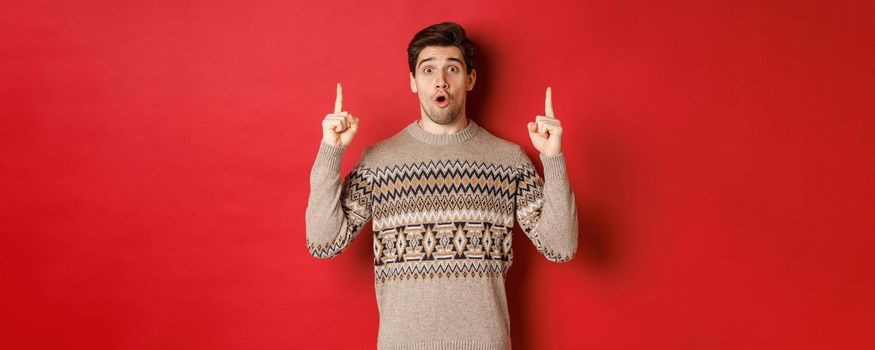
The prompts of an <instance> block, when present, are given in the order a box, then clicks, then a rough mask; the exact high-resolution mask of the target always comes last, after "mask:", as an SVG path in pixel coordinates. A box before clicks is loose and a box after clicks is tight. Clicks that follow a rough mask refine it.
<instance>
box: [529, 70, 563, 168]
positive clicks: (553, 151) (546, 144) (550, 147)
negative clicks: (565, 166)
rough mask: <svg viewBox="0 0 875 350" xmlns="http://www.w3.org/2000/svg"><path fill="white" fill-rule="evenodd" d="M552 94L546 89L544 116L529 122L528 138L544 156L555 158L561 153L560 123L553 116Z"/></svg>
mask: <svg viewBox="0 0 875 350" xmlns="http://www.w3.org/2000/svg"><path fill="white" fill-rule="evenodd" d="M552 95H553V92H552V91H551V90H550V87H547V98H546V100H545V101H544V114H545V115H539V116H536V117H535V121H534V122H529V124H528V128H529V137H530V138H531V139H532V145H534V146H535V149H537V150H538V152H541V154H543V155H544V156H547V157H549V156H555V155H557V154H559V153H561V152H562V145H561V140H562V123H560V122H559V119H556V117H555V116H554V115H553V96H552Z"/></svg>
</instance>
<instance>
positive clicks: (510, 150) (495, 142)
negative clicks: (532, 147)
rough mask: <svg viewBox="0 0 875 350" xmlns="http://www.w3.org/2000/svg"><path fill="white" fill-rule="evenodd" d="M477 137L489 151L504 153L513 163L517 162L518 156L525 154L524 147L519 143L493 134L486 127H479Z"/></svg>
mask: <svg viewBox="0 0 875 350" xmlns="http://www.w3.org/2000/svg"><path fill="white" fill-rule="evenodd" d="M479 133H480V134H481V135H478V136H479V137H478V139H479V140H480V142H482V143H483V147H484V148H486V149H489V150H490V153H493V154H501V155H504V156H505V157H506V158H507V159H510V160H511V161H512V162H513V163H517V162H519V158H520V157H521V156H524V155H525V149H523V147H522V146H520V145H519V144H517V143H515V142H513V141H510V140H506V139H503V138H501V137H498V136H495V135H494V134H492V133H491V132H489V130H486V128H483V127H481V128H480V131H479Z"/></svg>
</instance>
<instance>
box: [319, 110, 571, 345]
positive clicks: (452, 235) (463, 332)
mask: <svg viewBox="0 0 875 350" xmlns="http://www.w3.org/2000/svg"><path fill="white" fill-rule="evenodd" d="M344 150H345V148H343V147H336V146H332V145H328V144H326V143H324V142H321V145H320V146H319V151H318V154H317V156H316V161H315V163H314V164H313V167H312V170H311V173H310V198H309V202H308V206H307V213H306V224H307V248H308V249H309V252H310V254H312V255H313V256H314V257H317V258H332V257H334V256H337V255H338V254H340V253H341V252H343V251H344V250H345V249H346V248H347V247H348V246H349V244H350V242H352V240H353V239H355V238H356V236H358V234H359V232H360V231H361V230H362V228H363V227H364V226H365V224H366V223H367V222H368V221H369V220H371V221H372V231H373V237H372V239H373V252H374V261H373V264H374V287H375V290H376V297H377V306H378V310H379V315H380V323H379V334H378V337H377V338H378V340H377V348H378V349H510V348H511V344H510V317H509V314H508V308H507V298H506V295H505V278H506V275H507V272H508V268H509V267H510V266H511V263H512V262H513V251H512V249H511V242H512V238H513V234H512V228H513V225H514V217H516V220H517V222H519V224H520V227H521V229H522V231H523V232H524V233H525V235H526V236H527V237H528V239H529V240H530V241H531V242H532V243H533V244H534V246H535V247H536V248H537V250H538V251H539V252H540V253H541V254H542V255H543V256H544V257H546V258H547V259H548V260H550V261H553V262H565V261H568V260H569V259H571V258H572V257H573V256H574V254H575V252H576V251H577V209H576V207H575V203H574V195H573V192H572V189H571V187H570V186H569V183H568V178H567V176H566V170H565V160H564V155H563V154H562V153H560V154H558V155H555V156H550V157H545V156H543V155H540V158H541V162H542V164H543V166H544V175H545V176H544V179H543V180H542V178H541V177H540V176H539V175H538V173H537V171H536V170H535V168H534V167H533V165H532V162H531V160H530V159H529V158H528V156H527V155H526V154H525V152H524V151H523V149H522V148H521V147H520V146H518V145H516V144H514V143H512V142H509V141H506V140H503V139H501V138H498V137H496V136H494V135H492V134H491V133H489V132H488V131H487V130H486V129H483V128H482V127H480V126H479V125H478V124H477V123H475V122H474V121H473V120H470V119H469V120H468V125H467V126H466V127H465V129H463V130H461V131H459V132H457V133H454V134H432V133H430V132H427V131H425V130H423V129H421V128H420V127H419V124H417V123H416V122H413V123H411V124H410V125H408V126H407V127H406V128H404V129H403V130H402V131H401V132H399V133H397V134H395V135H393V136H391V137H389V138H388V139H386V140H384V141H382V142H380V143H377V144H375V145H372V146H370V147H367V148H366V149H365V151H364V152H363V154H362V156H361V157H360V159H359V160H358V162H357V164H356V165H355V167H354V169H353V170H351V171H350V172H349V173H348V174H347V175H346V176H345V177H343V179H341V177H340V164H341V158H342V156H343V153H344Z"/></svg>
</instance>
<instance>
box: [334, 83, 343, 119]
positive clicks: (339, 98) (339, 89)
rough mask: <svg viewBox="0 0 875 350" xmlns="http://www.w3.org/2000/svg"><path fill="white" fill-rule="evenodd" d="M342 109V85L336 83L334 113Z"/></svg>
mask: <svg viewBox="0 0 875 350" xmlns="http://www.w3.org/2000/svg"><path fill="white" fill-rule="evenodd" d="M342 110H343V87H342V86H340V83H337V98H335V99H334V113H340V112H341V111H342Z"/></svg>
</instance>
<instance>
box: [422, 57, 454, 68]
mask: <svg viewBox="0 0 875 350" xmlns="http://www.w3.org/2000/svg"><path fill="white" fill-rule="evenodd" d="M434 60H435V58H434V57H429V58H426V59H424V60H422V61H419V63H418V64H417V65H416V66H417V67H419V66H421V65H422V64H423V63H425V62H428V61H434ZM447 61H456V62H459V64H461V65H462V67H464V66H465V62H462V60H460V59H458V58H455V57H450V58H447Z"/></svg>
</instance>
